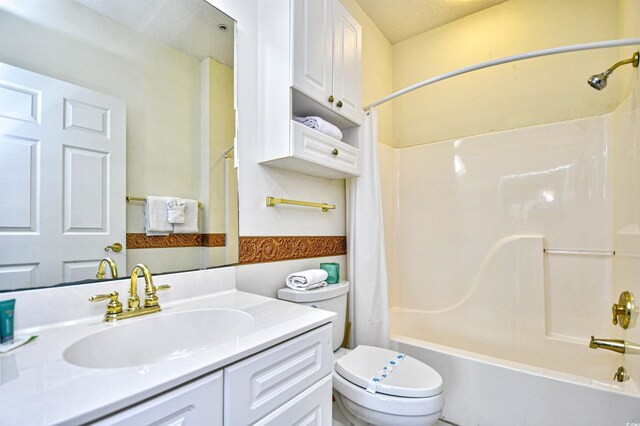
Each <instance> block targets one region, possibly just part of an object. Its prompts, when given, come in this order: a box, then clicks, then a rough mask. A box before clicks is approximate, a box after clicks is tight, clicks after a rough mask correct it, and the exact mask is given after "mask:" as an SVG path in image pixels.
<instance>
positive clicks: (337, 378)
mask: <svg viewBox="0 0 640 426" xmlns="http://www.w3.org/2000/svg"><path fill="white" fill-rule="evenodd" d="M348 291H349V283H348V282H342V283H339V284H332V285H331V284H330V285H328V286H327V287H323V288H321V289H317V290H311V291H306V292H303V291H296V290H292V289H290V288H283V289H280V290H279V291H278V298H280V299H282V300H288V301H290V302H294V303H300V304H302V305H306V306H311V307H314V308H319V309H324V310H327V311H332V312H335V313H337V314H338V318H337V319H336V320H335V321H334V322H333V350H334V360H335V362H334V367H333V390H334V396H335V398H336V403H337V405H338V407H339V408H340V411H341V412H342V414H343V415H344V417H345V418H346V419H347V420H349V422H351V423H353V424H354V425H357V426H360V425H368V424H373V425H381V426H386V425H393V426H414V425H415V426H428V425H431V424H434V423H435V422H436V421H437V420H438V418H440V414H441V412H442V407H443V406H444V397H443V396H442V377H440V375H439V374H438V372H437V371H435V370H434V369H433V368H431V367H429V366H428V365H426V364H424V363H422V362H420V361H418V360H417V359H414V358H411V357H409V356H405V355H402V354H399V353H397V352H394V351H391V350H388V349H383V348H377V347H373V346H364V345H360V346H358V347H356V348H355V349H353V350H351V351H347V350H344V349H339V348H340V345H341V344H342V340H343V336H344V328H345V323H346V315H347V293H348ZM385 367H386V369H385Z"/></svg>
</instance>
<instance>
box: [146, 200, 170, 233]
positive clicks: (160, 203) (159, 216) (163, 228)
mask: <svg viewBox="0 0 640 426" xmlns="http://www.w3.org/2000/svg"><path fill="white" fill-rule="evenodd" d="M171 198H172V197H147V202H146V203H145V205H144V228H145V232H146V233H147V235H169V233H170V232H171V231H173V225H172V224H170V223H169V218H168V212H167V201H169V200H170V199H171Z"/></svg>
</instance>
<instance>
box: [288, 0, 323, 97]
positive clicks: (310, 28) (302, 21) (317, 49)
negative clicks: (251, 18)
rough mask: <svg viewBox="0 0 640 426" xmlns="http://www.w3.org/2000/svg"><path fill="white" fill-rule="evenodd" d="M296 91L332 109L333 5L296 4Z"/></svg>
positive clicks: (302, 0)
mask: <svg viewBox="0 0 640 426" xmlns="http://www.w3.org/2000/svg"><path fill="white" fill-rule="evenodd" d="M292 7H293V13H292V15H293V22H292V25H293V59H294V63H293V87H295V88H296V89H298V90H300V91H301V92H303V93H305V94H306V95H308V96H309V97H311V98H313V99H315V100H316V101H317V102H319V103H321V104H322V105H327V106H329V107H331V104H330V103H328V101H327V99H328V98H329V96H330V95H331V94H332V93H331V86H332V81H331V80H332V63H331V61H332V59H333V58H332V50H333V47H332V39H333V28H332V13H333V10H332V1H331V0H294V1H293V2H292Z"/></svg>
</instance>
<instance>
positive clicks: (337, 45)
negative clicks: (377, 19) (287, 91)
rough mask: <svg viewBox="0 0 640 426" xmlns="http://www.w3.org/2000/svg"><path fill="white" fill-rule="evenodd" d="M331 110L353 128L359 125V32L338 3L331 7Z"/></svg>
mask: <svg viewBox="0 0 640 426" xmlns="http://www.w3.org/2000/svg"><path fill="white" fill-rule="evenodd" d="M334 17H335V19H334V23H333V24H334V26H335V27H334V39H333V45H334V57H333V93H334V96H335V103H334V110H335V111H336V112H338V113H339V114H341V115H343V116H344V117H346V118H348V119H349V120H351V121H353V122H354V123H356V124H361V123H362V99H361V89H360V86H361V85H362V76H361V57H362V28H361V27H360V24H358V21H356V20H355V19H354V18H353V16H351V15H350V14H349V12H347V10H346V9H345V8H344V6H342V5H341V4H340V2H339V1H336V2H335V3H334Z"/></svg>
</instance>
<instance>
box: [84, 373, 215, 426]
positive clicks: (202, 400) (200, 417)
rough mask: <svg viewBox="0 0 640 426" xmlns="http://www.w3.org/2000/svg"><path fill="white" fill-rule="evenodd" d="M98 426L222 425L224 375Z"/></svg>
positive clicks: (137, 407)
mask: <svg viewBox="0 0 640 426" xmlns="http://www.w3.org/2000/svg"><path fill="white" fill-rule="evenodd" d="M91 424H92V425H94V426H129V425H136V426H142V425H153V426H189V425H193V426H199V425H211V426H215V425H221V424H222V372H221V371H220V372H217V373H213V374H211V375H209V376H206V377H203V378H202V379H198V380H196V381H195V382H192V383H189V384H187V385H184V386H180V387H179V388H177V389H174V390H171V391H169V392H167V393H165V394H162V395H161V396H157V397H155V398H152V399H149V400H147V401H146V402H142V403H140V404H138V405H134V406H133V407H131V408H127V409H125V410H124V411H121V412H119V413H118V414H114V415H112V416H109V417H107V418H105V419H102V420H100V421H97V422H92V423H91Z"/></svg>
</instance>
